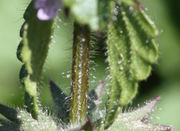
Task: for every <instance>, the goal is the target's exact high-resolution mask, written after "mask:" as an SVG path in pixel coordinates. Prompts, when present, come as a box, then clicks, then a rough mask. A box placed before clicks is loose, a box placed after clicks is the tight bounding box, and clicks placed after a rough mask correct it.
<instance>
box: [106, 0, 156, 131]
mask: <svg viewBox="0 0 180 131" xmlns="http://www.w3.org/2000/svg"><path fill="white" fill-rule="evenodd" d="M137 6H138V5H137ZM128 7H129V6H128V5H127V3H126V2H121V4H116V6H115V10H114V16H113V22H112V23H111V24H110V25H109V29H108V42H107V50H108V57H109V58H108V61H109V66H110V74H111V77H112V78H111V89H110V95H109V99H108V105H107V115H106V121H105V127H106V128H107V127H108V126H109V125H110V124H111V123H112V122H113V121H114V119H115V117H116V116H117V114H118V107H119V106H124V105H126V104H128V103H129V102H130V101H131V100H132V99H133V98H134V97H135V96H136V94H137V89H138V82H139V81H142V80H145V79H147V77H148V76H149V75H150V73H151V64H154V63H155V62H156V60H157V57H158V48H157V45H156V43H155V42H154V40H153V37H154V36H156V35H157V33H156V31H154V32H151V31H153V30H155V29H154V28H155V27H154V25H153V24H151V22H149V20H147V19H146V18H145V17H144V16H145V15H141V14H142V9H141V8H138V7H137V8H134V11H132V9H130V10H129V8H128ZM134 15H140V16H138V17H137V18H135V17H134Z"/></svg>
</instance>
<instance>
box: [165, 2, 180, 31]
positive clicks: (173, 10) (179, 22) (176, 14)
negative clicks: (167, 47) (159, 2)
mask: <svg viewBox="0 0 180 131" xmlns="http://www.w3.org/2000/svg"><path fill="white" fill-rule="evenodd" d="M165 3H166V5H167V7H168V9H169V11H168V12H170V17H171V19H172V21H173V22H174V24H175V25H174V26H175V27H176V28H178V29H179V31H180V0H167V2H165Z"/></svg>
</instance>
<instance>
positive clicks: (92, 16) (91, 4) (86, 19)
mask: <svg viewBox="0 0 180 131" xmlns="http://www.w3.org/2000/svg"><path fill="white" fill-rule="evenodd" d="M64 5H65V6H67V7H69V8H70V10H71V12H72V14H73V16H74V17H75V20H76V21H77V22H78V23H79V24H86V25H89V26H90V27H91V29H93V30H97V29H98V28H99V26H98V3H97V0H64Z"/></svg>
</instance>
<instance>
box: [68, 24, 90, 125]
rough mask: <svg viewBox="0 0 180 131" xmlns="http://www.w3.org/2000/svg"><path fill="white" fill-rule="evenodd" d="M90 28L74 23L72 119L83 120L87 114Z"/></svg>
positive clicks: (74, 120) (73, 120)
mask: <svg viewBox="0 0 180 131" xmlns="http://www.w3.org/2000/svg"><path fill="white" fill-rule="evenodd" d="M89 41H90V30H89V28H88V27H87V26H81V25H78V24H76V23H75V24H74V39H73V63H72V87H71V109H70V120H71V122H72V123H75V122H81V121H82V120H84V119H85V118H86V114H87V92H88V75H89Z"/></svg>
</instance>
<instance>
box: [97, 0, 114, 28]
mask: <svg viewBox="0 0 180 131" xmlns="http://www.w3.org/2000/svg"><path fill="white" fill-rule="evenodd" d="M111 3H112V1H111V0H98V22H99V29H101V30H102V29H107V25H108V23H109V21H110V18H111Z"/></svg>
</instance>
